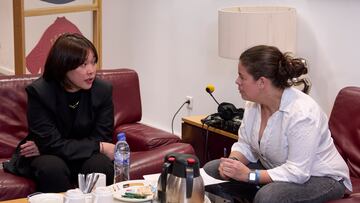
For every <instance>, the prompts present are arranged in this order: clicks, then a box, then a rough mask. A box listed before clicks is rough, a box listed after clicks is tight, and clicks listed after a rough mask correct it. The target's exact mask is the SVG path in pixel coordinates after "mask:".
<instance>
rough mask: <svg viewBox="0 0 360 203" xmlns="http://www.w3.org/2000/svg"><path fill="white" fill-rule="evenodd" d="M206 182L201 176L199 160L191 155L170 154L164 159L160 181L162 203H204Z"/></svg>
mask: <svg viewBox="0 0 360 203" xmlns="http://www.w3.org/2000/svg"><path fill="white" fill-rule="evenodd" d="M204 197H205V188H204V181H203V179H202V177H201V176H200V170H199V159H198V158H197V157H196V156H194V155H191V154H181V153H170V154H167V155H166V156H165V158H164V164H163V170H162V173H161V175H160V177H159V180H158V199H159V201H160V202H161V203H199V202H204Z"/></svg>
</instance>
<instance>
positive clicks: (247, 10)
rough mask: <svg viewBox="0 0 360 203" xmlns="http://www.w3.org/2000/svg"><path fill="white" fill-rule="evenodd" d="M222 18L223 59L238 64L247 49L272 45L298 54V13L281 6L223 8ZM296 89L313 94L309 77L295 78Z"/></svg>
mask: <svg viewBox="0 0 360 203" xmlns="http://www.w3.org/2000/svg"><path fill="white" fill-rule="evenodd" d="M218 14H219V41H218V43H219V55H220V56H221V57H224V58H228V59H236V60H238V59H239V57H240V54H241V53H242V52H244V51H245V50H246V49H248V48H250V47H253V46H256V45H270V46H275V47H277V48H279V49H280V51H281V52H291V53H292V54H295V51H296V10H295V9H294V8H289V7H277V6H244V7H243V6H241V7H230V8H223V9H220V10H219V11H218ZM292 82H293V84H294V85H295V86H299V85H302V86H303V87H302V91H303V92H305V93H307V94H308V93H309V91H310V87H311V82H310V80H309V79H308V78H306V77H300V78H294V81H292Z"/></svg>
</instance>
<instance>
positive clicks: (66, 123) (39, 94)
mask: <svg viewBox="0 0 360 203" xmlns="http://www.w3.org/2000/svg"><path fill="white" fill-rule="evenodd" d="M81 91H82V93H81V96H80V100H79V106H78V107H77V108H78V109H77V114H76V116H75V119H74V123H72V119H71V118H70V116H71V113H70V108H69V107H68V102H67V98H66V93H65V90H64V89H63V87H61V86H60V85H58V84H57V83H49V82H46V81H45V80H44V79H43V78H42V77H41V78H39V79H37V80H36V81H34V82H33V83H32V84H30V85H29V86H28V87H27V88H26V92H27V94H28V115H27V118H28V125H29V139H33V140H34V141H35V143H36V145H37V146H38V148H39V151H40V154H52V155H57V156H60V157H62V158H63V159H64V160H77V159H84V158H89V157H90V156H91V155H92V154H94V153H96V152H99V142H100V141H105V142H111V141H112V134H113V126H114V106H113V101H112V86H111V85H110V84H108V83H106V82H104V81H102V80H100V79H98V78H97V79H95V80H94V83H93V86H92V87H91V88H90V89H89V90H81Z"/></svg>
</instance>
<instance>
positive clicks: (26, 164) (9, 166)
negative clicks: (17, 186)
mask: <svg viewBox="0 0 360 203" xmlns="http://www.w3.org/2000/svg"><path fill="white" fill-rule="evenodd" d="M26 141H27V139H26V138H25V139H23V140H21V142H20V143H19V144H18V146H17V147H16V150H15V152H14V154H13V155H12V156H11V159H10V160H8V161H5V162H3V168H4V171H6V172H9V173H12V174H15V175H19V176H25V177H31V176H32V175H31V168H30V163H31V161H32V159H33V158H27V157H24V156H21V155H20V145H22V144H24V143H25V142H26Z"/></svg>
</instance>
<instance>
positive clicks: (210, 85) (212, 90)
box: [205, 84, 220, 105]
mask: <svg viewBox="0 0 360 203" xmlns="http://www.w3.org/2000/svg"><path fill="white" fill-rule="evenodd" d="M205 90H206V92H207V93H209V94H210V96H211V97H212V98H213V99H214V101H215V102H216V103H217V105H220V104H219V102H218V101H217V100H216V99H215V97H214V96H213V95H212V93H213V92H214V91H215V87H214V85H212V84H209V85H207V86H206V88H205Z"/></svg>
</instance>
